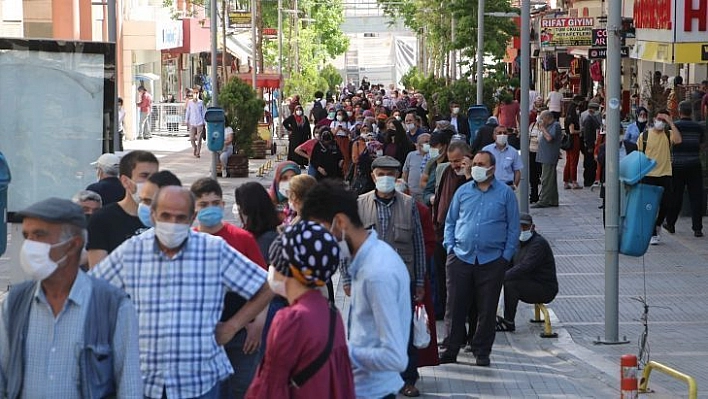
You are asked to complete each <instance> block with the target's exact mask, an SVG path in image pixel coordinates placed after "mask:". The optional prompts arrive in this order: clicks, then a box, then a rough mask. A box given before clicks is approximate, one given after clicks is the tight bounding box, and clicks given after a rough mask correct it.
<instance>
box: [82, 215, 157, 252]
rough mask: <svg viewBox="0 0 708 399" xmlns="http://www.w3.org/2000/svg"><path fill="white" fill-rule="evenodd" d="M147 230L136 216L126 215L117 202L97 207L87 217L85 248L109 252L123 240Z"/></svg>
mask: <svg viewBox="0 0 708 399" xmlns="http://www.w3.org/2000/svg"><path fill="white" fill-rule="evenodd" d="M145 230H147V227H145V226H143V224H142V223H141V222H140V219H138V217H137V216H131V215H128V214H127V213H126V212H125V211H124V210H123V208H121V206H120V205H118V204H110V205H107V206H104V207H103V208H101V209H99V210H98V211H97V212H96V213H94V214H93V215H92V216H91V219H89V225H88V243H87V244H86V249H88V250H91V249H103V250H105V251H106V252H108V253H111V252H112V251H113V250H114V249H116V248H117V247H118V246H119V245H120V244H122V243H123V241H125V240H127V239H128V238H130V237H132V236H134V235H138V234H140V233H142V232H143V231H145Z"/></svg>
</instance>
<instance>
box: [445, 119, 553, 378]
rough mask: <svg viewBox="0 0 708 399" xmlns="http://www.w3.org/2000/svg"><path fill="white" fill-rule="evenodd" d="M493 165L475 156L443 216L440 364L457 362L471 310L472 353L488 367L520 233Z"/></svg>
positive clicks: (509, 194) (485, 156) (485, 155)
mask: <svg viewBox="0 0 708 399" xmlns="http://www.w3.org/2000/svg"><path fill="white" fill-rule="evenodd" d="M547 112H548V111H547ZM548 113H549V115H550V112H548ZM550 118H553V116H552V115H550ZM495 163H496V161H495V159H494V155H492V154H491V153H489V152H487V151H480V152H478V153H477V155H475V156H474V158H473V160H472V170H471V172H472V173H471V174H472V179H473V181H471V182H468V183H465V184H463V185H462V186H461V187H460V188H459V189H458V190H457V191H456V192H455V195H454V196H453V198H452V202H451V204H450V209H449V211H448V213H447V217H446V218H445V232H444V241H443V245H444V246H445V250H446V251H447V254H448V257H447V264H446V268H447V280H446V281H447V292H448V296H447V306H446V307H445V320H446V325H447V326H449V327H448V333H449V335H448V342H447V348H446V350H445V351H444V352H443V353H441V354H440V363H455V362H457V354H458V353H459V350H460V348H461V347H462V345H463V344H464V339H465V335H466V331H465V321H466V319H467V316H468V314H469V311H470V307H471V306H474V307H475V308H476V310H477V323H476V329H475V332H474V334H473V337H472V344H471V345H472V348H471V349H472V353H473V354H474V356H475V358H476V360H475V362H476V364H477V365H478V366H482V367H489V365H490V358H489V355H490V353H491V351H492V345H493V344H494V334H495V331H494V330H495V326H496V311H497V303H498V301H499V293H500V291H501V288H502V284H503V282H504V272H505V271H506V270H507V267H508V265H509V262H510V261H511V259H512V257H513V255H514V253H515V252H516V248H517V247H518V244H519V233H520V229H519V204H518V203H517V201H516V195H514V192H513V191H512V190H511V188H509V186H507V185H506V184H503V183H501V182H499V181H497V180H496V179H495V178H494V167H495Z"/></svg>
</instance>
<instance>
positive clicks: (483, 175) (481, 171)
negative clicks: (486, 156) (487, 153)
mask: <svg viewBox="0 0 708 399" xmlns="http://www.w3.org/2000/svg"><path fill="white" fill-rule="evenodd" d="M488 170H489V169H488V168H485V167H483V166H473V167H472V178H473V179H474V181H476V182H477V183H482V182H484V181H486V180H487V178H488V176H487V171H488Z"/></svg>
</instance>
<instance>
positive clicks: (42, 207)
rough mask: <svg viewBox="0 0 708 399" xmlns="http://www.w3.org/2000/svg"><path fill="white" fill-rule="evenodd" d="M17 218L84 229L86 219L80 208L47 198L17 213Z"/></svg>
mask: <svg viewBox="0 0 708 399" xmlns="http://www.w3.org/2000/svg"><path fill="white" fill-rule="evenodd" d="M17 214H18V215H19V216H22V217H23V218H25V217H30V218H36V219H41V220H44V221H47V222H50V223H67V224H72V225H74V226H78V227H81V228H82V229H85V228H86V217H85V216H84V211H83V210H82V209H81V207H80V206H79V205H77V204H75V203H73V202H71V201H69V200H68V199H63V198H56V197H52V198H47V199H45V200H42V201H39V202H37V203H35V204H32V205H30V206H28V207H27V208H25V209H23V210H21V211H19V212H17Z"/></svg>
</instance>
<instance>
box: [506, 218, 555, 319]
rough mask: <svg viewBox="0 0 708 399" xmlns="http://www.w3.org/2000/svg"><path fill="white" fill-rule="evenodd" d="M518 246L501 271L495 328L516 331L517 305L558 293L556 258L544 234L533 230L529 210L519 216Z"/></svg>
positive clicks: (540, 301)
mask: <svg viewBox="0 0 708 399" xmlns="http://www.w3.org/2000/svg"><path fill="white" fill-rule="evenodd" d="M519 220H520V223H521V233H520V234H519V241H520V242H519V244H520V245H519V249H518V250H517V251H516V253H515V254H514V258H513V259H512V261H511V264H512V266H511V268H510V269H509V270H507V271H506V273H505V275H504V317H503V318H502V317H501V316H497V331H515V330H516V325H515V324H514V318H515V317H516V307H517V306H518V304H519V301H522V302H525V303H549V302H551V301H553V299H555V297H556V294H558V279H557V278H556V261H555V259H554V258H553V251H552V250H551V246H550V245H549V244H548V241H546V239H545V238H543V237H542V236H541V235H540V234H538V233H537V232H536V231H535V226H534V224H533V219H532V218H531V215H529V214H528V213H522V214H521V216H520V217H519Z"/></svg>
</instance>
